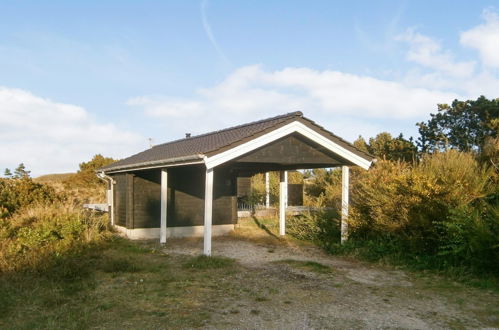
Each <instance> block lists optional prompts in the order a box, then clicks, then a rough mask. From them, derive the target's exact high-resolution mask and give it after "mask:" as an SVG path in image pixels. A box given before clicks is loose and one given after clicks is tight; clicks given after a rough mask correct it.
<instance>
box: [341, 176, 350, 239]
mask: <svg viewBox="0 0 499 330" xmlns="http://www.w3.org/2000/svg"><path fill="white" fill-rule="evenodd" d="M348 182H349V169H348V166H342V167H341V243H342V244H343V243H345V242H346V240H347V239H348V222H347V221H348V184H349V183H348Z"/></svg>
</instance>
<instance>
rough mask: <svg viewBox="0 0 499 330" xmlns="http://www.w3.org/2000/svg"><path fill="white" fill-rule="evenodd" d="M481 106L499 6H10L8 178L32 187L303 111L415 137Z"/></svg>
mask: <svg viewBox="0 0 499 330" xmlns="http://www.w3.org/2000/svg"><path fill="white" fill-rule="evenodd" d="M480 95H485V96H486V97H488V98H497V97H499V2H498V1H478V0H477V1H465V0H462V1H459V0H453V1H448V0H440V1H421V0H419V1H416V0H415V1H382V0H380V1H274V0H266V1H216V0H202V1H185V0H182V1H181V0H178V1H126V0H121V1H103V0H101V1H91V0H87V1H76V0H75V1H43V2H42V1H29V0H24V1H19V0H17V1H15V0H12V1H11V0H0V169H3V168H11V169H12V168H15V167H16V166H17V165H18V164H19V163H21V162H22V163H24V164H25V165H26V167H27V168H28V170H31V171H32V175H33V176H38V175H42V174H48V173H62V172H74V171H76V170H77V169H78V164H79V163H81V162H83V161H88V160H90V159H91V158H92V156H93V155H94V154H97V153H100V154H102V155H104V156H109V157H113V158H124V157H127V156H130V155H132V154H134V153H137V152H139V151H142V150H144V149H146V148H148V147H149V145H150V139H152V143H153V144H159V143H163V142H166V141H169V140H174V139H178V138H182V137H184V136H185V133H187V132H189V133H192V134H193V135H195V134H200V133H205V132H209V131H212V130H218V129H222V128H225V127H229V126H232V125H237V124H241V123H245V122H250V121H254V120H259V119H264V118H268V117H272V116H275V115H279V114H284V113H288V112H293V111H297V110H299V111H302V112H303V113H304V115H305V117H307V118H310V119H312V120H314V121H315V122H317V123H318V124H320V125H321V126H323V127H325V128H326V129H328V130H330V131H332V132H333V133H335V134H337V135H339V136H341V137H343V138H345V139H346V140H349V141H351V142H352V141H354V140H355V139H356V138H357V137H358V136H359V135H362V136H363V137H365V138H369V137H373V136H375V135H376V134H378V133H380V132H389V133H391V134H392V135H398V134H399V133H403V134H404V136H406V137H410V136H413V137H414V138H417V136H418V132H417V127H416V126H415V124H416V123H417V122H420V121H425V120H428V119H429V117H430V113H435V112H436V111H437V104H440V103H451V102H452V101H453V100H454V99H460V100H465V99H476V98H477V97H479V96H480ZM2 172H3V170H2ZM0 174H1V173H0Z"/></svg>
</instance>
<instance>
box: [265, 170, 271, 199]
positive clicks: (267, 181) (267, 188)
mask: <svg viewBox="0 0 499 330" xmlns="http://www.w3.org/2000/svg"><path fill="white" fill-rule="evenodd" d="M265 207H266V208H269V207H270V175H269V172H266V173H265Z"/></svg>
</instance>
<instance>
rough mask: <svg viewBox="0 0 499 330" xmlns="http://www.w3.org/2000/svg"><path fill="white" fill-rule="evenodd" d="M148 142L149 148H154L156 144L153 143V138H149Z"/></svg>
mask: <svg viewBox="0 0 499 330" xmlns="http://www.w3.org/2000/svg"><path fill="white" fill-rule="evenodd" d="M148 140H149V148H152V147H154V144H153V142H152V138H149V139H148Z"/></svg>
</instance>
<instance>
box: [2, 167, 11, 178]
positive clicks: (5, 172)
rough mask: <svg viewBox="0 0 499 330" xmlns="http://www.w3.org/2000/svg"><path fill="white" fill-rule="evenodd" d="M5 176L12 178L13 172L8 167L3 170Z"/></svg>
mask: <svg viewBox="0 0 499 330" xmlns="http://www.w3.org/2000/svg"><path fill="white" fill-rule="evenodd" d="M3 176H4V177H6V178H11V177H12V172H11V171H10V169H8V168H6V169H5V171H4V172H3Z"/></svg>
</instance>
